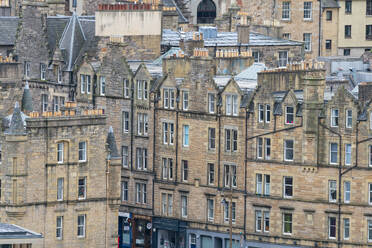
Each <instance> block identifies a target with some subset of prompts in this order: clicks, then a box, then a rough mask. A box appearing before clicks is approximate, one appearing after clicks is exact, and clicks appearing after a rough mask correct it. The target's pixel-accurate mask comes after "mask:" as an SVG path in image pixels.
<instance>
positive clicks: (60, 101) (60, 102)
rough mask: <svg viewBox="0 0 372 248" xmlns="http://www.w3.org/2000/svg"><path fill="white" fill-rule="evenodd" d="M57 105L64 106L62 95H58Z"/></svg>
mask: <svg viewBox="0 0 372 248" xmlns="http://www.w3.org/2000/svg"><path fill="white" fill-rule="evenodd" d="M59 105H60V106H61V107H63V106H65V98H64V97H63V96H60V97H59Z"/></svg>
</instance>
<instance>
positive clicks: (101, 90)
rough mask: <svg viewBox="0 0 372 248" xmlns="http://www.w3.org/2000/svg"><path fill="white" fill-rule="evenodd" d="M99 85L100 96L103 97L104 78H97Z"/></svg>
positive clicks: (104, 88)
mask: <svg viewBox="0 0 372 248" xmlns="http://www.w3.org/2000/svg"><path fill="white" fill-rule="evenodd" d="M99 85H100V90H99V91H100V94H101V96H104V95H105V94H106V77H104V76H100V77H99Z"/></svg>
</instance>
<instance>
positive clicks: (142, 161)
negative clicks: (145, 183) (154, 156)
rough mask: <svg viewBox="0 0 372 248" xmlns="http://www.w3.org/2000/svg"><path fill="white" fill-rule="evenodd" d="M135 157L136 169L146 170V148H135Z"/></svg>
mask: <svg viewBox="0 0 372 248" xmlns="http://www.w3.org/2000/svg"><path fill="white" fill-rule="evenodd" d="M136 158H137V159H136V165H137V170H147V149H146V148H137V149H136Z"/></svg>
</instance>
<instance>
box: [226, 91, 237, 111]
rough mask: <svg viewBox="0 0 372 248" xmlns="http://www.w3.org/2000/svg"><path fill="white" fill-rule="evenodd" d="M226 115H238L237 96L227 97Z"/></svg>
mask: <svg viewBox="0 0 372 248" xmlns="http://www.w3.org/2000/svg"><path fill="white" fill-rule="evenodd" d="M226 115H238V96H237V95H226Z"/></svg>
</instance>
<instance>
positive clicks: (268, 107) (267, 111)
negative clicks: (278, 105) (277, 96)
mask: <svg viewBox="0 0 372 248" xmlns="http://www.w3.org/2000/svg"><path fill="white" fill-rule="evenodd" d="M270 121H271V105H270V104H266V105H265V122H266V123H270Z"/></svg>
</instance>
